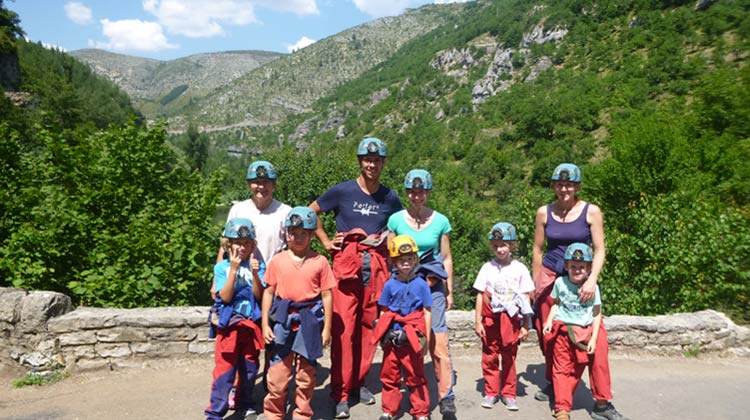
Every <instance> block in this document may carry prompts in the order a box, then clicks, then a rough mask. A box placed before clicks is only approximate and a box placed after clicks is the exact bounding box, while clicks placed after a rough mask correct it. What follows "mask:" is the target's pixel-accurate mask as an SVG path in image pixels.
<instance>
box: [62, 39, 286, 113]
mask: <svg viewBox="0 0 750 420" xmlns="http://www.w3.org/2000/svg"><path fill="white" fill-rule="evenodd" d="M69 54H70V55H72V56H74V57H76V58H77V59H79V60H81V61H83V62H84V63H87V64H88V65H89V66H90V67H91V68H92V69H93V70H94V71H95V72H96V73H98V74H100V75H102V76H104V77H106V78H108V79H109V80H111V81H113V82H114V83H116V84H117V85H118V86H120V88H121V89H123V90H124V91H125V92H127V94H128V95H130V97H131V98H132V100H133V102H134V104H135V105H136V107H138V108H139V109H140V110H141V112H143V113H144V114H145V115H146V116H147V117H149V118H153V117H156V116H158V115H161V114H164V113H169V112H171V111H172V110H174V109H178V108H180V107H181V106H184V105H185V104H186V103H188V102H189V100H190V98H198V97H201V96H204V95H206V94H207V93H209V92H211V91H212V90H213V89H216V88H217V87H219V86H223V85H226V84H228V83H230V82H231V81H233V80H235V79H237V78H239V77H240V76H242V75H243V74H245V73H246V72H248V71H250V70H252V69H255V68H258V67H260V66H262V65H264V64H266V63H269V62H271V61H273V60H276V59H278V58H279V57H282V56H283V55H284V54H280V53H275V52H267V51H227V52H212V53H204V54H195V55H191V56H188V57H183V58H178V59H175V60H169V61H159V60H153V59H148V58H141V57H133V56H129V55H123V54H115V53H111V52H107V51H103V50H97V49H83V50H77V51H72V52H70V53H69Z"/></svg>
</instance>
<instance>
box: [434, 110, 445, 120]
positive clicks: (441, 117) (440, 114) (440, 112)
mask: <svg viewBox="0 0 750 420" xmlns="http://www.w3.org/2000/svg"><path fill="white" fill-rule="evenodd" d="M443 117H445V112H443V110H442V109H439V110H438V112H437V114H435V119H436V120H437V121H440V120H442V119H443Z"/></svg>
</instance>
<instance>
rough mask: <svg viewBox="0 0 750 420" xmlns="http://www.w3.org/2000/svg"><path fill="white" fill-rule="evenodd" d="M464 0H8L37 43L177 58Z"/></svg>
mask: <svg viewBox="0 0 750 420" xmlns="http://www.w3.org/2000/svg"><path fill="white" fill-rule="evenodd" d="M465 1H467V0H6V1H5V2H4V3H5V7H6V8H8V9H10V10H12V11H14V12H16V13H17V14H18V15H19V17H20V19H21V28H23V30H24V32H25V33H26V37H27V38H28V39H29V40H30V41H33V42H42V43H43V44H44V45H46V46H48V47H51V48H58V49H62V50H64V51H73V50H78V49H82V48H99V49H103V50H107V51H111V52H115V53H120V54H128V55H134V56H139V57H148V58H154V59H158V60H172V59H175V58H179V57H185V56H188V55H191V54H197V53H204V52H216V51H235V50H263V51H276V52H281V53H290V52H292V51H294V50H297V49H300V48H304V47H305V46H307V45H310V44H311V43H313V42H315V41H318V40H320V39H323V38H326V37H328V36H331V35H334V34H336V33H338V32H341V31H343V30H345V29H348V28H351V27H353V26H357V25H360V24H362V23H365V22H368V21H370V20H373V19H376V18H380V17H384V16H394V15H398V14H400V13H402V12H403V11H404V10H405V9H406V8H415V7H419V6H422V5H424V4H428V3H457V2H465Z"/></svg>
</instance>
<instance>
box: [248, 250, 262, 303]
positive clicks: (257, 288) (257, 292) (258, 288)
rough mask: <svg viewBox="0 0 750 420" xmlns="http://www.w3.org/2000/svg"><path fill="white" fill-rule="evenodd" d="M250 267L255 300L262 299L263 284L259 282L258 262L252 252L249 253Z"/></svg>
mask: <svg viewBox="0 0 750 420" xmlns="http://www.w3.org/2000/svg"><path fill="white" fill-rule="evenodd" d="M250 268H251V269H252V270H253V296H255V300H261V299H263V284H262V283H261V282H260V275H259V274H258V270H260V262H259V261H258V260H256V259H255V256H254V255H253V254H250Z"/></svg>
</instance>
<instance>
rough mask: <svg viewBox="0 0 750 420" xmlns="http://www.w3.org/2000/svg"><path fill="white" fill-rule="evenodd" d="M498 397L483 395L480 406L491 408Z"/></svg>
mask: <svg viewBox="0 0 750 420" xmlns="http://www.w3.org/2000/svg"><path fill="white" fill-rule="evenodd" d="M497 401H498V398H497V397H496V396H493V395H485V396H484V398H482V407H484V408H492V407H493V406H494V405H495V404H497Z"/></svg>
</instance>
